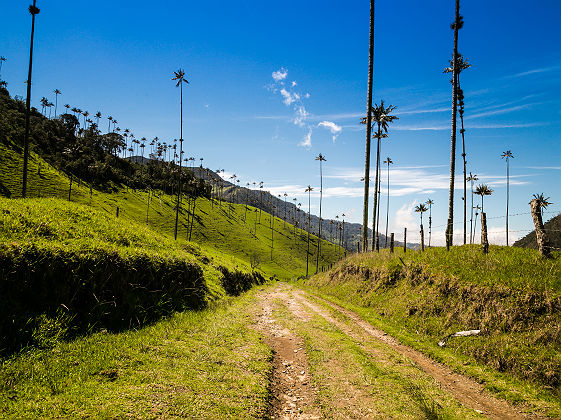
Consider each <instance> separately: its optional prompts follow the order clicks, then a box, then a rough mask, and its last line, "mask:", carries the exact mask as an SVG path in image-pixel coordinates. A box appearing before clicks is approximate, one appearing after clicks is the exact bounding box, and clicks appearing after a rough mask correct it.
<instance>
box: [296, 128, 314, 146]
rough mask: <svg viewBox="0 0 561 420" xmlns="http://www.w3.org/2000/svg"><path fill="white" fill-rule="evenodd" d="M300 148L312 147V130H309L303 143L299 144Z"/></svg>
mask: <svg viewBox="0 0 561 420" xmlns="http://www.w3.org/2000/svg"><path fill="white" fill-rule="evenodd" d="M298 146H302V147H306V148H308V149H309V148H310V147H312V129H311V128H310V129H308V133H307V134H306V135H305V136H304V138H303V139H302V141H301V142H300V143H299V144H298Z"/></svg>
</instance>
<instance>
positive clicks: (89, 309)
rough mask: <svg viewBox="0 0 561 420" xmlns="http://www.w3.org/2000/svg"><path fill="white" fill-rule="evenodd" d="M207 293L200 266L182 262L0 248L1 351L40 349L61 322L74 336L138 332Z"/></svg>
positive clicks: (200, 302) (101, 252)
mask: <svg viewBox="0 0 561 420" xmlns="http://www.w3.org/2000/svg"><path fill="white" fill-rule="evenodd" d="M206 294H207V286H206V283H205V280H204V278H203V273H202V270H201V268H200V267H199V266H198V265H196V264H193V263H189V262H186V261H185V260H182V259H179V258H163V257H160V256H157V255H152V254H142V253H134V254H130V255H126V254H125V255H123V254H121V253H117V252H116V251H110V250H106V249H88V250H83V249H82V250H67V249H61V248H56V247H44V246H37V245H22V244H0V352H11V351H15V350H18V349H20V348H21V347H23V346H26V345H30V344H35V345H42V344H44V342H45V340H46V341H49V337H52V336H57V334H58V333H57V332H55V331H51V330H52V329H53V327H54V326H56V325H58V324H61V325H60V328H62V329H64V330H65V331H71V330H72V331H74V332H86V331H89V330H92V329H101V328H104V329H107V330H111V331H116V330H121V329H124V328H131V327H138V326H141V325H144V324H146V323H147V322H150V321H153V320H156V319H158V318H160V317H162V316H165V315H168V314H170V313H172V312H173V311H180V310H184V309H187V308H189V309H198V308H201V307H203V306H204V305H205V296H206ZM61 311H62V313H64V317H63V316H61ZM45 317H46V318H45ZM49 320H50V321H49ZM38 326H39V327H41V328H39V327H38ZM39 329H42V330H45V331H46V338H45V334H43V332H45V331H43V332H41V331H39ZM37 337H39V338H40V339H37Z"/></svg>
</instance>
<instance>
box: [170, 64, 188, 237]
mask: <svg viewBox="0 0 561 420" xmlns="http://www.w3.org/2000/svg"><path fill="white" fill-rule="evenodd" d="M173 73H174V77H173V78H172V79H171V80H177V83H176V84H175V87H179V88H180V108H181V116H180V119H181V123H180V136H179V156H181V155H182V154H183V83H186V84H189V82H188V81H187V79H185V72H184V71H183V69H179V70H177V71H174V72H173ZM181 163H182V162H181V159H179V175H178V177H177V184H178V188H177V205H176V208H175V228H174V237H175V239H177V224H178V221H179V201H180V199H181V171H182V169H181Z"/></svg>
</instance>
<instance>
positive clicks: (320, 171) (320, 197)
mask: <svg viewBox="0 0 561 420" xmlns="http://www.w3.org/2000/svg"><path fill="white" fill-rule="evenodd" d="M321 162H322V160H321V159H320V161H319V228H318V253H317V255H316V274H317V273H318V270H319V254H320V252H321V201H322V198H323V173H322V164H321Z"/></svg>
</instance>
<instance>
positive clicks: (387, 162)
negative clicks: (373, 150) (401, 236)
mask: <svg viewBox="0 0 561 420" xmlns="http://www.w3.org/2000/svg"><path fill="white" fill-rule="evenodd" d="M383 163H384V164H386V165H388V204H387V206H386V244H385V248H387V247H388V224H389V221H390V165H391V164H392V163H393V162H392V160H391V159H390V158H389V157H387V158H386V160H385V161H384V162H383Z"/></svg>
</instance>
